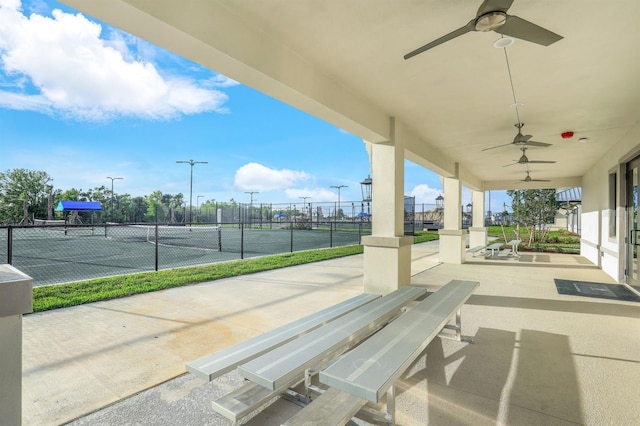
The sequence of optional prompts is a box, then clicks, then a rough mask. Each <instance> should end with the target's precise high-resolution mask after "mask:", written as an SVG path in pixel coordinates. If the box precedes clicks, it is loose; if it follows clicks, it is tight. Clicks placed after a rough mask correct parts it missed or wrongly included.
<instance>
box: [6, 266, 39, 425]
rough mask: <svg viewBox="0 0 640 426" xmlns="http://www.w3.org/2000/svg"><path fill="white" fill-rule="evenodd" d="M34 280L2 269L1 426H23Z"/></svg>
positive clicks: (11, 268) (8, 268)
mask: <svg viewBox="0 0 640 426" xmlns="http://www.w3.org/2000/svg"><path fill="white" fill-rule="evenodd" d="M32 287H33V280H32V279H31V277H29V276H27V275H25V274H23V273H22V272H20V271H18V270H17V269H15V268H14V267H13V266H11V265H0V423H2V424H3V425H4V424H7V425H20V424H22V314H26V313H29V312H31V311H32V310H33V304H32Z"/></svg>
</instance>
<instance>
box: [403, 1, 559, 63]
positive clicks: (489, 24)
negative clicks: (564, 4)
mask: <svg viewBox="0 0 640 426" xmlns="http://www.w3.org/2000/svg"><path fill="white" fill-rule="evenodd" d="M512 4H513V0H484V1H483V2H482V4H481V5H480V8H479V9H478V12H476V17H475V18H473V19H472V20H470V21H469V22H468V23H467V24H466V25H465V26H463V27H460V28H458V29H457V30H455V31H453V32H450V33H449V34H447V35H444V36H442V37H440V38H439V39H437V40H434V41H432V42H431V43H427V44H425V45H424V46H422V47H419V48H417V49H416V50H414V51H412V52H409V53H407V54H406V55H404V59H409V58H412V57H414V56H416V55H418V54H420V53H422V52H424V51H426V50H429V49H431V48H433V47H436V46H438V45H440V44H442V43H445V42H447V41H449V40H452V39H454V38H456V37H459V36H461V35H463V34H466V33H468V32H471V31H482V32H487V31H495V32H497V33H499V34H504V35H507V36H511V37H515V38H518V39H521V40H526V41H530V42H532V43H536V44H541V45H543V46H549V45H550V44H553V43H555V42H556V41H558V40H561V39H562V38H563V37H562V36H560V35H558V34H556V33H554V32H551V31H549V30H547V29H545V28H542V27H539V26H538V25H536V24H534V23H532V22H529V21H526V20H524V19H522V18H519V17H517V16H514V15H508V14H507V11H508V10H509V8H510V7H511V5H512Z"/></svg>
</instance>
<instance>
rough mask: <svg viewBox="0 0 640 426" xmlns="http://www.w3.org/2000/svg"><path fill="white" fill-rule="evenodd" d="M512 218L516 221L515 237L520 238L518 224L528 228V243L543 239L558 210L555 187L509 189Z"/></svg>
mask: <svg viewBox="0 0 640 426" xmlns="http://www.w3.org/2000/svg"><path fill="white" fill-rule="evenodd" d="M507 195H509V196H510V197H511V208H512V209H513V218H514V221H515V222H516V237H517V238H520V225H522V226H525V227H528V228H529V245H531V243H533V242H534V241H536V238H537V239H538V240H544V239H545V238H546V235H547V233H548V232H549V227H548V226H547V224H549V223H551V222H552V221H553V218H554V216H555V214H556V212H557V211H558V207H559V203H558V201H556V190H555V189H518V190H509V191H507Z"/></svg>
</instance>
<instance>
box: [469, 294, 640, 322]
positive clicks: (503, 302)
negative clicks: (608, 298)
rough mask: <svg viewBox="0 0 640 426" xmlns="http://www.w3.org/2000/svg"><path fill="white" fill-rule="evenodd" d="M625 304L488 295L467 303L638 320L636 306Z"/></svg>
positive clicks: (471, 298) (472, 297) (472, 298)
mask: <svg viewBox="0 0 640 426" xmlns="http://www.w3.org/2000/svg"><path fill="white" fill-rule="evenodd" d="M576 297H578V296H576ZM625 303H629V302H620V303H609V302H604V303H603V302H599V301H597V302H583V301H580V300H550V299H532V298H528V297H510V296H488V295H473V296H471V297H470V298H469V300H468V301H467V304H469V305H481V306H494V307H501V308H519V309H535V310H540V311H556V312H574V313H580V314H593V315H610V316H615V317H628V318H640V309H638V307H637V306H630V305H627V304H625Z"/></svg>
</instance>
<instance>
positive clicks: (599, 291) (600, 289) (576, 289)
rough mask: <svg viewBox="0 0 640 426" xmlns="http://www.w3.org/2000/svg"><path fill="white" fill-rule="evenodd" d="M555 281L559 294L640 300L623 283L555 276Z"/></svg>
mask: <svg viewBox="0 0 640 426" xmlns="http://www.w3.org/2000/svg"><path fill="white" fill-rule="evenodd" d="M554 281H555V282H556V289H558V294H568V295H571V296H585V297H597V298H600V299H613V300H624V301H627V302H640V296H638V295H637V294H635V293H634V292H632V291H631V290H629V289H628V288H626V287H625V286H623V285H621V284H605V283H592V282H588V281H572V280H561V279H558V278H555V279H554Z"/></svg>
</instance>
